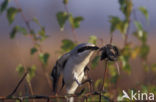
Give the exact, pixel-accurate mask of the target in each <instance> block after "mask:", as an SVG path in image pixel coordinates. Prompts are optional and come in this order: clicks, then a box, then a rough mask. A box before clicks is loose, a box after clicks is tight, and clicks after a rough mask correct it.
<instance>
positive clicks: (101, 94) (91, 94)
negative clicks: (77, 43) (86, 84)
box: [0, 91, 110, 101]
mask: <svg viewBox="0 0 156 102" xmlns="http://www.w3.org/2000/svg"><path fill="white" fill-rule="evenodd" d="M103 93H105V92H104V91H94V92H89V93H85V94H83V95H76V94H71V95H64V96H58V95H57V96H45V95H29V96H0V100H25V99H45V100H47V101H49V100H50V99H56V98H60V99H66V98H67V97H81V98H86V99H87V98H88V97H89V96H95V95H99V96H100V97H104V98H106V97H105V96H104V95H103ZM109 100H110V99H109Z"/></svg>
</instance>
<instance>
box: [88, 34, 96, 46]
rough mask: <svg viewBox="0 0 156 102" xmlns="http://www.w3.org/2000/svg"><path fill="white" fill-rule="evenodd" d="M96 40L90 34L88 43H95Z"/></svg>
mask: <svg viewBox="0 0 156 102" xmlns="http://www.w3.org/2000/svg"><path fill="white" fill-rule="evenodd" d="M96 41H97V37H96V36H94V35H91V36H90V37H89V41H88V42H89V43H92V44H96Z"/></svg>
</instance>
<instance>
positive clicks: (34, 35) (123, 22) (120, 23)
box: [0, 0, 156, 102]
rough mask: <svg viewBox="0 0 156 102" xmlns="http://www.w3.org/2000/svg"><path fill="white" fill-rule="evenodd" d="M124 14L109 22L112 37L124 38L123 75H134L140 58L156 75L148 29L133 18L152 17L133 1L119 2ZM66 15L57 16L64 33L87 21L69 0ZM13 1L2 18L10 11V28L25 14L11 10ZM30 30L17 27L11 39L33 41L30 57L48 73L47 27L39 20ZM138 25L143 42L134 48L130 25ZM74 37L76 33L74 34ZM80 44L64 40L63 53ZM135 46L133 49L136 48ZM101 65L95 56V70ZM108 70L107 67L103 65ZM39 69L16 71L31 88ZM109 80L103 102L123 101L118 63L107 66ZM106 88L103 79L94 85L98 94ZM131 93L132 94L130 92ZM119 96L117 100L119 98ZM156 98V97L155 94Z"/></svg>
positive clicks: (148, 88)
mask: <svg viewBox="0 0 156 102" xmlns="http://www.w3.org/2000/svg"><path fill="white" fill-rule="evenodd" d="M118 1H119V6H120V11H121V12H122V14H123V18H120V17H117V16H113V15H111V16H109V22H110V34H111V35H112V34H113V33H115V31H116V30H118V31H119V32H120V33H121V36H122V38H123V40H124V46H123V47H122V48H120V52H121V55H120V57H119V61H118V62H121V68H120V69H122V70H123V72H127V73H128V75H130V74H131V66H130V63H129V61H130V60H131V59H133V60H135V59H136V58H141V59H142V61H143V64H142V65H143V67H144V69H146V70H145V71H152V72H154V73H156V64H153V65H151V66H149V65H148V64H147V62H146V61H147V57H148V53H149V51H150V48H149V46H148V44H147V37H148V33H147V31H146V30H145V29H144V26H143V25H142V23H141V22H140V21H139V20H138V19H136V17H134V18H132V17H133V16H136V15H135V14H134V10H139V11H140V12H141V13H142V14H143V15H144V16H145V18H146V20H147V21H148V20H149V14H148V10H147V9H146V8H145V7H143V6H140V7H138V9H134V6H133V1H132V0H118ZM62 2H63V4H64V6H65V11H59V12H58V13H57V14H56V20H57V22H58V24H59V27H60V30H61V31H63V30H64V26H65V24H66V22H67V21H68V22H69V24H70V26H71V28H72V32H74V30H75V29H77V28H79V27H80V23H81V22H82V21H83V20H84V18H83V17H81V16H76V17H75V16H73V15H72V13H70V12H69V10H68V7H67V5H68V2H69V1H68V0H62ZM8 3H9V0H4V1H3V2H2V3H1V5H0V14H2V13H3V12H5V11H6V14H7V15H6V17H7V19H8V22H9V24H12V23H13V22H14V19H15V18H16V15H17V13H22V10H21V9H20V8H16V7H9V6H8ZM24 22H25V24H26V27H22V26H19V25H15V26H13V28H12V30H11V33H10V38H12V39H13V38H15V37H16V34H17V33H19V34H23V35H26V37H30V39H31V40H32V42H33V46H32V47H31V48H30V55H34V54H37V55H38V58H39V61H40V62H41V65H42V69H44V70H45V68H46V65H47V64H48V59H49V57H50V54H49V53H46V52H43V50H42V47H41V43H42V41H44V40H45V39H46V38H47V37H48V36H47V35H46V31H45V27H44V26H42V25H41V24H40V22H39V21H38V19H37V18H33V19H32V20H30V21H27V20H26V21H25V19H24ZM30 22H31V23H35V24H37V25H38V26H39V27H40V29H39V30H38V31H36V30H35V29H33V28H32V27H31V26H30V25H31V23H30ZM131 24H134V27H135V30H134V31H132V32H133V33H132V35H133V36H134V37H135V38H136V39H137V40H138V41H139V42H140V44H138V45H135V44H134V45H133V42H128V41H127V40H128V34H130V30H131V29H130V25H131ZM73 34H74V33H73ZM97 41H98V39H97V37H96V36H93V35H92V36H90V37H89V41H88V42H89V43H93V44H95V45H97ZM77 44H78V41H74V40H70V39H63V40H62V43H61V50H60V53H61V54H64V53H66V52H69V51H71V50H72V49H73V48H74V47H75V46H76V45H77ZM132 45H133V46H132ZM99 61H100V56H99V55H95V56H94V58H93V59H92V60H91V67H92V68H93V69H95V68H96V67H97V66H98V63H99ZM103 66H104V65H103ZM36 70H37V67H36V66H35V65H32V66H26V65H22V64H19V65H18V66H17V67H16V71H17V72H18V74H19V75H20V76H22V75H24V74H25V72H28V74H27V76H26V80H27V82H28V84H29V85H30V84H31V80H32V78H33V77H35V73H36ZM106 75H107V79H105V83H104V87H105V89H106V93H105V94H104V96H105V97H101V102H109V99H115V101H121V100H122V99H121V96H122V92H121V90H119V89H118V88H117V82H118V79H119V75H118V73H117V69H116V66H115V64H114V63H112V62H108V66H107V74H106ZM102 84H103V80H102V78H99V79H97V80H96V81H95V83H94V90H101V87H102ZM88 90H89V89H88V88H86V89H85V91H84V92H83V93H82V94H84V93H86V92H88ZM140 90H142V91H143V92H147V91H150V92H154V93H155V92H156V87H155V86H154V85H152V84H151V85H142V86H141V87H140ZM128 92H129V93H130V90H129V91H128ZM116 94H118V95H117V96H115V95H116ZM155 94H156V93H155ZM95 101H99V96H94V97H89V98H88V102H95ZM122 101H129V100H126V99H124V100H122Z"/></svg>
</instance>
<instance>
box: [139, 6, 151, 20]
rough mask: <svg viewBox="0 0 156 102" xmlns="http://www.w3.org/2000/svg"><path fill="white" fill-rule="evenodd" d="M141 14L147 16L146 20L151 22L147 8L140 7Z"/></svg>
mask: <svg viewBox="0 0 156 102" xmlns="http://www.w3.org/2000/svg"><path fill="white" fill-rule="evenodd" d="M139 10H140V12H141V13H142V14H143V15H144V16H145V18H146V20H149V15H148V11H147V9H146V8H145V7H143V6H141V7H139Z"/></svg>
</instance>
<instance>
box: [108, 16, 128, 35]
mask: <svg viewBox="0 0 156 102" xmlns="http://www.w3.org/2000/svg"><path fill="white" fill-rule="evenodd" d="M109 22H110V23H111V27H110V31H111V33H112V32H114V31H115V30H119V31H120V32H121V33H122V34H126V32H127V28H128V21H127V20H123V21H122V20H120V18H119V17H115V16H110V20H109Z"/></svg>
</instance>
